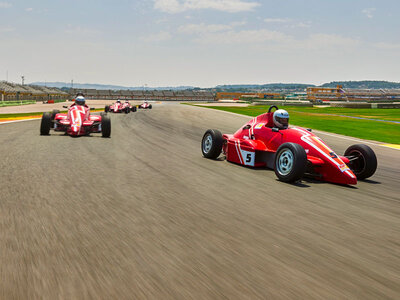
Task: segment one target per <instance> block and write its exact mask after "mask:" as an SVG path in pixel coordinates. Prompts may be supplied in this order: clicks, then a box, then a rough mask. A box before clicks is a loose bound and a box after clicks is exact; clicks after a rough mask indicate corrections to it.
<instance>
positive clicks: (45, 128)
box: [40, 112, 52, 135]
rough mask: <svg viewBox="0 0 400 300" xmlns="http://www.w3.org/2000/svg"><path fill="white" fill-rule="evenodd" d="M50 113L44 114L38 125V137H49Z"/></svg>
mask: <svg viewBox="0 0 400 300" xmlns="http://www.w3.org/2000/svg"><path fill="white" fill-rule="evenodd" d="M51 123H52V122H51V113H49V112H45V113H43V116H42V122H41V123H40V135H49V134H50V128H51Z"/></svg>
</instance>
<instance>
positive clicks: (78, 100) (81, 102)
mask: <svg viewBox="0 0 400 300" xmlns="http://www.w3.org/2000/svg"><path fill="white" fill-rule="evenodd" d="M85 101H86V100H85V97H83V96H78V97H76V98H75V104H77V105H85Z"/></svg>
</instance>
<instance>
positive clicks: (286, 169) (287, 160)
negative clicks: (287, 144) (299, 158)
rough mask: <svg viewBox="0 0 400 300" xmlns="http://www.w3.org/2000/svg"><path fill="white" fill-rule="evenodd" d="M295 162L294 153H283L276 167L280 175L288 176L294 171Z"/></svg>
mask: <svg viewBox="0 0 400 300" xmlns="http://www.w3.org/2000/svg"><path fill="white" fill-rule="evenodd" d="M293 162H294V158H293V153H292V151H290V150H289V149H285V150H283V151H281V152H280V155H279V158H278V160H277V165H276V168H277V171H278V173H279V174H280V175H282V176H286V175H288V174H289V173H290V172H291V171H292V168H293Z"/></svg>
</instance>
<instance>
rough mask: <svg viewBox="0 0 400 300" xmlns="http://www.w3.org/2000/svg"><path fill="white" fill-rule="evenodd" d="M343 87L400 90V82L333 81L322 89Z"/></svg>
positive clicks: (325, 84)
mask: <svg viewBox="0 0 400 300" xmlns="http://www.w3.org/2000/svg"><path fill="white" fill-rule="evenodd" d="M337 85H341V86H343V88H348V89H400V83H399V82H389V81H378V80H363V81H332V82H329V83H324V84H323V85H322V87H336V86H337Z"/></svg>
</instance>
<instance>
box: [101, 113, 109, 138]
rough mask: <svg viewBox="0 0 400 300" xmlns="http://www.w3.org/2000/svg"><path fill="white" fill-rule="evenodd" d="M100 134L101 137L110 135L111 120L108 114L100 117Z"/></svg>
mask: <svg viewBox="0 0 400 300" xmlns="http://www.w3.org/2000/svg"><path fill="white" fill-rule="evenodd" d="M101 135H102V137H110V135H111V120H110V117H109V116H102V118H101Z"/></svg>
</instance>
